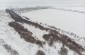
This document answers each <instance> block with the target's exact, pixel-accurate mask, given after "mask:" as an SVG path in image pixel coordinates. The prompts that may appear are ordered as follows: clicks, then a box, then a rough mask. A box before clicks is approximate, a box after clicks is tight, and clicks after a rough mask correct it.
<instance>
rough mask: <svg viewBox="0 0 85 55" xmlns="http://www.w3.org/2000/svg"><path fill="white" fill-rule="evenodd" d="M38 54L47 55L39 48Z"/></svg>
mask: <svg viewBox="0 0 85 55" xmlns="http://www.w3.org/2000/svg"><path fill="white" fill-rule="evenodd" d="M36 55H45V53H44V52H43V51H42V50H38V51H37V53H36Z"/></svg>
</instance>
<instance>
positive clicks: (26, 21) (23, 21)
mask: <svg viewBox="0 0 85 55" xmlns="http://www.w3.org/2000/svg"><path fill="white" fill-rule="evenodd" d="M6 12H7V13H9V14H10V16H11V18H12V19H13V20H15V21H17V22H21V23H27V24H29V25H32V26H35V27H36V28H39V29H41V30H46V31H47V30H48V28H44V27H43V26H41V25H40V24H38V23H34V22H32V21H29V20H25V19H23V18H22V17H21V16H19V15H18V14H16V13H15V12H14V11H12V10H9V9H6Z"/></svg>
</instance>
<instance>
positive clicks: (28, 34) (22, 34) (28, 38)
mask: <svg viewBox="0 0 85 55" xmlns="http://www.w3.org/2000/svg"><path fill="white" fill-rule="evenodd" d="M9 26H11V27H13V28H14V29H15V30H16V31H17V32H18V33H19V34H20V37H21V38H23V39H24V40H25V41H27V42H30V43H34V44H37V45H39V46H43V44H44V42H42V41H40V40H36V39H35V38H34V37H33V36H32V32H30V31H28V30H27V29H25V28H24V27H23V26H22V25H20V24H18V23H17V22H10V23H9Z"/></svg>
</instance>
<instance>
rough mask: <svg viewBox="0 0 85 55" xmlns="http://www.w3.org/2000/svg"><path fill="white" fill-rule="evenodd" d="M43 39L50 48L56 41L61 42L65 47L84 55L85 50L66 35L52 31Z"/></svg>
mask: <svg viewBox="0 0 85 55" xmlns="http://www.w3.org/2000/svg"><path fill="white" fill-rule="evenodd" d="M43 38H44V39H45V40H46V41H47V42H48V43H49V45H50V46H52V44H53V43H54V42H56V41H60V42H61V43H62V44H63V45H65V46H67V47H68V48H69V49H71V50H73V51H75V52H77V53H78V54H79V55H82V53H81V52H82V51H85V49H84V48H83V47H82V46H80V45H79V44H77V43H76V42H75V41H73V40H72V39H70V38H69V37H68V36H66V35H61V34H59V33H57V32H56V31H52V30H51V31H50V33H49V34H44V35H43Z"/></svg>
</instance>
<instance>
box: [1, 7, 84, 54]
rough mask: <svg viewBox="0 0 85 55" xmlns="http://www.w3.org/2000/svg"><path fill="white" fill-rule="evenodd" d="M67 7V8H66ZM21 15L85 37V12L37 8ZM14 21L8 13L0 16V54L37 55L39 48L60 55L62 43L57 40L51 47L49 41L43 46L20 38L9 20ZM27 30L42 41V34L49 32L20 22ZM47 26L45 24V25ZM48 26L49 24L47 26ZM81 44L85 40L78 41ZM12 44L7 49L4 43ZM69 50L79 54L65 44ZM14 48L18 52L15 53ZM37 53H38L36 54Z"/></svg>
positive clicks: (69, 52)
mask: <svg viewBox="0 0 85 55" xmlns="http://www.w3.org/2000/svg"><path fill="white" fill-rule="evenodd" d="M64 9H67V8H64ZM21 16H26V17H28V18H29V19H31V20H32V21H35V22H38V23H43V24H47V25H50V26H55V27H56V28H59V29H61V30H65V31H68V32H73V33H74V34H77V35H78V36H79V37H85V34H84V32H85V31H84V28H85V26H84V25H85V24H84V20H85V19H84V17H85V14H83V13H77V12H71V11H64V10H58V9H43V10H35V11H31V12H26V13H22V14H21ZM12 21H14V20H13V19H12V18H11V17H10V16H9V15H8V14H7V13H5V12H4V13H3V14H1V16H0V55H35V54H36V53H37V51H38V50H42V51H43V52H44V53H45V55H56V54H57V55H60V54H59V51H60V50H61V47H62V43H60V42H55V43H54V44H53V46H52V47H50V46H49V45H48V44H47V42H46V44H45V45H44V46H43V48H42V47H39V46H38V45H36V44H32V43H29V42H26V41H25V40H24V39H23V38H20V35H19V33H18V32H16V31H15V30H14V28H12V27H10V26H9V25H8V24H9V22H12ZM19 24H21V25H22V26H23V27H25V28H26V29H27V30H29V31H30V32H32V33H33V37H35V38H36V39H39V40H41V41H45V40H44V39H43V38H42V36H43V35H44V34H48V32H46V31H45V30H41V29H39V28H35V27H34V26H32V25H28V24H26V23H19ZM43 26H45V25H43ZM45 27H48V26H45ZM78 42H79V44H81V46H83V47H84V46H85V44H84V41H83V42H82V40H81V41H78ZM6 44H7V45H8V46H11V47H10V48H11V50H8V49H7V50H6V48H4V47H3V46H4V45H6ZM65 48H66V49H67V50H68V53H67V55H78V54H77V53H76V52H74V51H72V50H70V49H69V48H68V47H66V46H65ZM14 50H15V51H16V52H17V54H13V53H14ZM84 54H85V52H84ZM36 55H37V54H36Z"/></svg>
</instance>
